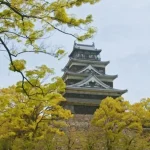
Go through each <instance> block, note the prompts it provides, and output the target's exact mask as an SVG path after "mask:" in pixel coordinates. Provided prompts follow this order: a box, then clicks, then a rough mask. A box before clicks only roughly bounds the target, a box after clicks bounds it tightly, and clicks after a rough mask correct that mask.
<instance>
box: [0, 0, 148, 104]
mask: <svg viewBox="0 0 150 150" xmlns="http://www.w3.org/2000/svg"><path fill="white" fill-rule="evenodd" d="M72 12H73V13H75V14H77V16H82V17H85V16H86V15H87V14H92V15H93V18H94V22H93V26H95V27H97V29H98V33H97V34H96V35H95V36H94V38H93V39H90V40H88V41H85V42H84V43H86V44H92V42H94V43H95V46H96V48H98V49H102V53H101V58H102V60H105V61H106V60H109V61H110V64H109V65H108V66H107V67H106V73H107V74H111V75H113V74H118V78H117V79H116V80H115V81H114V87H115V88H119V89H128V93H127V94H124V97H125V98H126V99H127V100H129V101H130V102H131V103H134V102H137V101H140V99H141V98H147V97H150V88H149V85H150V41H149V40H150V0H143V1H141V0H125V1H121V0H113V1H112V0H102V1H101V2H100V3H98V4H96V5H93V6H89V5H85V6H83V7H82V8H75V9H74V10H73V11H72ZM74 40H75V39H74V38H72V37H69V36H65V35H62V34H58V33H56V34H55V35H54V36H52V37H51V38H50V39H49V41H48V43H50V44H52V45H62V46H64V48H65V49H66V51H67V52H68V54H69V53H70V52H71V51H72V48H73V43H74ZM22 56H23V57H24V58H26V59H27V60H28V66H29V67H30V68H33V67H34V66H38V65H41V64H46V65H48V66H49V67H51V68H55V72H56V75H57V76H61V75H62V72H61V69H62V68H63V67H64V66H65V64H66V63H67V61H68V57H67V56H66V57H64V58H63V59H62V60H60V61H57V60H56V59H54V58H52V57H50V56H45V55H43V54H42V55H32V54H29V55H22ZM8 63H9V61H8V56H7V54H5V53H0V87H6V86H9V85H11V84H14V83H15V82H16V81H17V80H19V79H21V78H20V75H18V74H17V73H12V72H10V71H9V70H8V69H7V68H8Z"/></svg>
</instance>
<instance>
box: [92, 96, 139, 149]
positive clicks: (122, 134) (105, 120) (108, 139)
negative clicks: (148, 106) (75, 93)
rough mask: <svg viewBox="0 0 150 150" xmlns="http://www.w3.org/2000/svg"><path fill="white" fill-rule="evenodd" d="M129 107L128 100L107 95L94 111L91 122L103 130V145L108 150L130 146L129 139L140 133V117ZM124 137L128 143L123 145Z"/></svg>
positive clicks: (136, 136)
mask: <svg viewBox="0 0 150 150" xmlns="http://www.w3.org/2000/svg"><path fill="white" fill-rule="evenodd" d="M130 108H131V105H130V104H129V102H128V101H124V99H122V98H117V99H113V98H110V97H107V98H106V99H104V100H103V101H102V102H101V104H100V108H99V109H98V110H97V111H96V112H95V114H94V118H93V120H92V122H93V124H94V125H95V126H98V127H100V128H101V129H102V130H103V132H104V135H105V147H107V148H108V150H115V149H123V147H124V148H126V146H128V147H129V146H132V142H131V143H130V142H129V141H130V140H131V139H132V140H133V141H135V139H136V138H138V137H139V136H140V134H141V133H142V124H141V121H140V118H139V117H138V116H136V115H134V113H133V112H132V111H131V109H130ZM124 139H128V143H130V145H125V144H124V142H123V141H124Z"/></svg>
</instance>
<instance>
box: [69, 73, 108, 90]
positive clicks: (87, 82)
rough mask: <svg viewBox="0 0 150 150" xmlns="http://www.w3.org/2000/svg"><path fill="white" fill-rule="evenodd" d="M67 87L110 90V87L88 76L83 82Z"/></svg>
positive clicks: (93, 76)
mask: <svg viewBox="0 0 150 150" xmlns="http://www.w3.org/2000/svg"><path fill="white" fill-rule="evenodd" d="M67 87H92V88H102V89H103V88H104V89H109V88H111V87H110V86H108V85H106V84H105V83H103V82H102V81H101V80H100V79H98V78H97V77H96V76H95V75H90V76H88V77H87V78H85V79H84V80H82V81H80V82H78V83H76V84H72V85H68V86H67Z"/></svg>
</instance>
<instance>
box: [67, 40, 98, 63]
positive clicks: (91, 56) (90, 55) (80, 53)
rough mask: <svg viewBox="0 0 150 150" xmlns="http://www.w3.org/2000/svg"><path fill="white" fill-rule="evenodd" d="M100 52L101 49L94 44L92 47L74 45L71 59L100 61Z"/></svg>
mask: <svg viewBox="0 0 150 150" xmlns="http://www.w3.org/2000/svg"><path fill="white" fill-rule="evenodd" d="M100 52H101V49H96V48H95V44H94V43H93V44H92V45H86V44H77V43H74V46H73V51H72V52H71V54H70V55H69V57H70V58H75V59H82V60H93V61H100V60H101V59H100V55H99V54H100Z"/></svg>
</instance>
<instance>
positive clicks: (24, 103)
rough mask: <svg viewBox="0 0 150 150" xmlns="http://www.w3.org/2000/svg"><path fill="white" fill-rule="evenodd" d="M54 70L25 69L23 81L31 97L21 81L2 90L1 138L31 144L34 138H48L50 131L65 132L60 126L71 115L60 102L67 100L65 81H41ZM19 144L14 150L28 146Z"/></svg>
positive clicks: (0, 102) (36, 139)
mask: <svg viewBox="0 0 150 150" xmlns="http://www.w3.org/2000/svg"><path fill="white" fill-rule="evenodd" d="M52 72H53V71H52V70H51V69H49V68H47V67H46V66H41V67H37V69H36V70H32V71H31V70H30V71H26V76H27V77H28V81H25V83H24V84H25V90H26V92H27V95H28V96H27V95H26V94H24V89H23V88H22V86H21V85H22V82H18V83H17V85H16V86H11V87H9V88H4V89H1V90H0V109H1V112H0V125H1V128H0V140H2V139H5V140H4V141H7V139H9V140H8V141H11V140H12V141H14V142H15V143H17V142H18V143H21V141H20V140H24V141H26V142H25V143H26V144H27V145H31V144H32V143H31V141H35V142H38V141H40V140H42V139H45V136H46V135H47V134H52V133H55V134H64V133H63V131H62V130H61V128H62V127H66V120H67V119H69V118H70V117H72V115H71V112H70V111H69V110H65V109H63V108H62V107H61V106H60V105H59V104H60V103H61V102H62V101H65V99H64V98H63V96H62V93H63V92H64V90H65V84H64V82H63V81H62V79H61V78H58V77H57V78H54V79H53V81H52V82H51V83H46V84H43V83H42V82H41V79H43V78H44V77H45V75H46V74H47V73H52ZM32 85H34V86H32ZM37 86H38V88H37ZM39 87H40V88H39ZM14 142H13V143H14ZM22 142H23V141H22ZM25 143H24V142H23V143H22V144H25ZM27 145H24V146H27ZM16 146H17V145H16ZM16 146H15V148H14V149H26V148H19V147H17V148H16ZM18 146H19V145H18ZM20 146H21V144H20ZM22 146H23V145H22ZM29 147H30V146H29Z"/></svg>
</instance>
